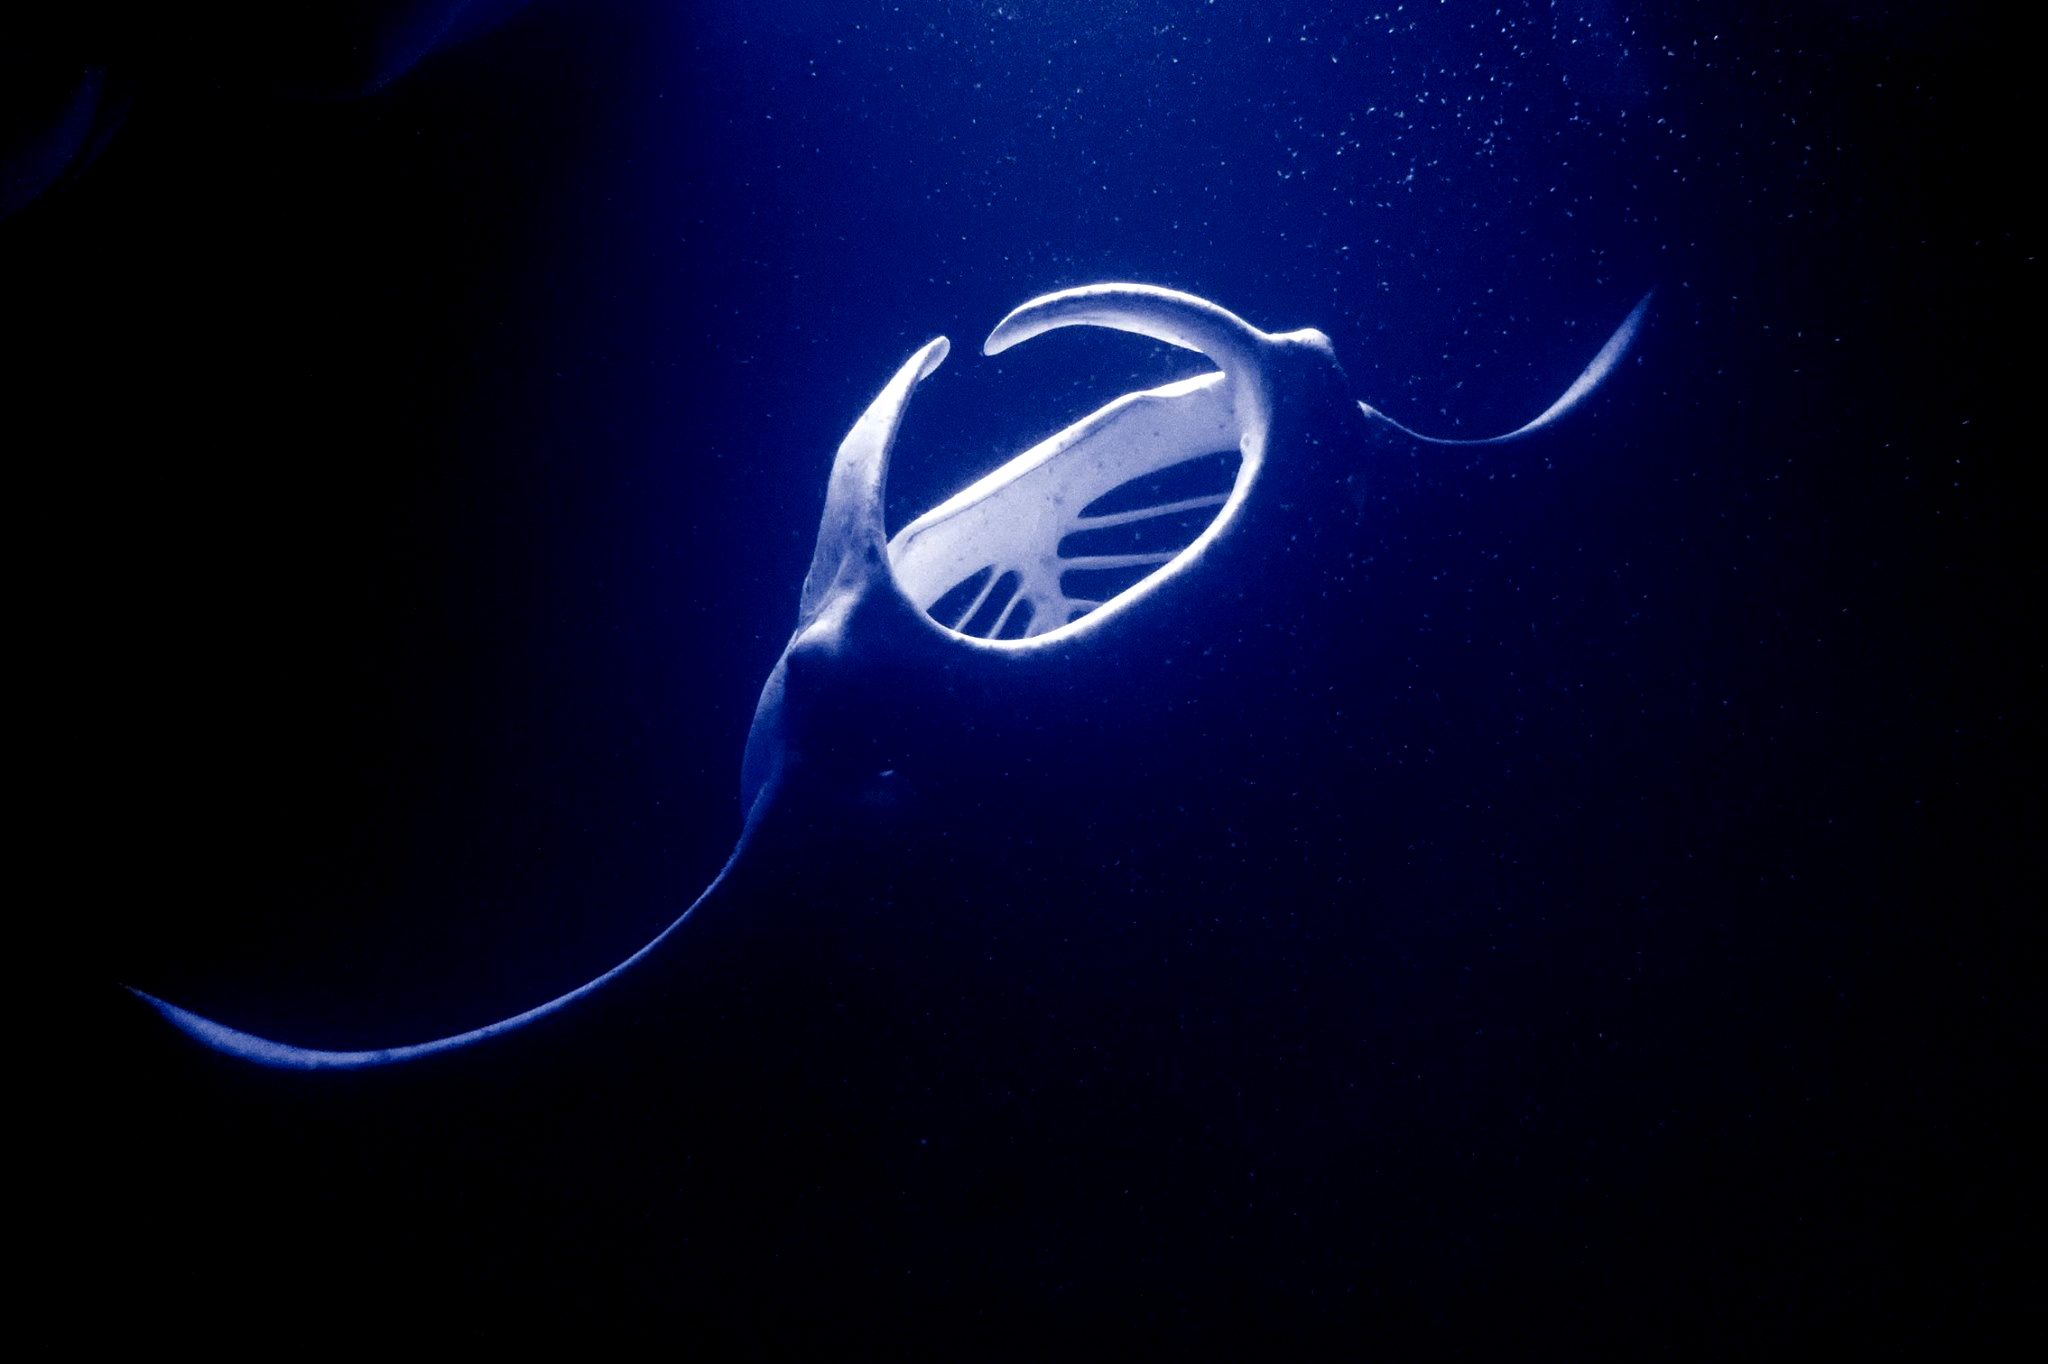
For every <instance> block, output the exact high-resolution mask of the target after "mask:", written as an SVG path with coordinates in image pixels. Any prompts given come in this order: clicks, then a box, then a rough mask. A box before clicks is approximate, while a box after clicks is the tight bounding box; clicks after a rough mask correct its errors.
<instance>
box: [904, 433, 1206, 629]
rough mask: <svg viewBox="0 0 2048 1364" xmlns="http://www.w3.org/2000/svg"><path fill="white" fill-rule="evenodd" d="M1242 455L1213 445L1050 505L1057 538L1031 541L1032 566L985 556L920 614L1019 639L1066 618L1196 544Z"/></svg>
mask: <svg viewBox="0 0 2048 1364" xmlns="http://www.w3.org/2000/svg"><path fill="white" fill-rule="evenodd" d="M1242 463H1243V461H1242V459H1241V457H1240V456H1239V454H1238V452H1237V451H1236V450H1216V451H1212V452H1211V453H1208V454H1204V455H1197V456H1195V457H1194V458H1192V459H1184V460H1179V461H1177V462H1175V463H1173V464H1169V465H1167V466H1165V467H1163V468H1159V469H1154V470H1152V471H1150V472H1148V473H1145V474H1141V475H1139V476H1137V477H1135V478H1131V479H1126V480H1125V481H1124V482H1122V483H1119V484H1117V485H1116V486H1115V487H1113V488H1111V489H1110V490H1109V491H1107V492H1105V493H1103V494H1101V495H1100V496H1098V497H1096V498H1094V499H1092V500H1091V501H1090V502H1089V503H1088V504H1087V505H1086V506H1085V507H1083V508H1082V509H1081V510H1080V511H1079V512H1078V513H1068V514H1066V515H1064V516H1062V515H1059V514H1058V513H1057V512H1053V513H1050V514H1048V515H1047V516H1046V525H1047V527H1048V530H1049V532H1050V535H1052V536H1055V537H1057V538H1056V539H1055V541H1054V543H1052V544H1050V545H1045V544H1041V545H1040V546H1039V547H1038V548H1037V551H1036V553H1035V554H1034V555H1033V559H1034V560H1035V561H1036V563H1035V566H1033V565H1018V564H1015V563H1014V561H1012V562H1010V563H1001V562H999V563H983V564H982V565H980V566H979V567H977V568H976V569H974V571H973V572H971V573H968V574H966V575H965V576H963V577H961V578H959V579H958V580H956V581H955V582H953V583H952V584H951V585H950V586H948V587H947V588H946V589H945V590H944V591H943V592H941V593H939V594H938V595H937V597H936V598H934V599H933V600H932V602H931V604H930V605H929V606H928V607H926V608H925V610H926V614H927V615H929V616H930V617H931V618H932V619H933V620H934V621H937V622H938V623H939V624H940V625H942V626H944V627H946V628H947V629H949V630H953V631H955V632H957V633H959V634H963V635H969V636H972V637H974V638H976V639H1002V640H1009V639H1025V638H1029V637H1030V636H1032V635H1035V634H1044V633H1045V632H1047V631H1049V630H1053V629H1057V628H1058V627H1060V626H1062V625H1068V624H1071V623H1073V622H1074V621H1077V620H1079V619H1081V618H1082V617H1083V616H1085V615H1087V614H1088V613H1089V612H1091V611H1094V610H1096V609H1097V608H1099V607H1101V606H1102V605H1104V604H1105V603H1107V602H1110V601H1114V600H1115V599H1116V598H1117V597H1119V596H1121V595H1122V594H1124V593H1126V592H1128V591H1130V590H1131V589H1133V588H1135V587H1137V586H1138V585H1139V584H1140V583H1142V582H1144V581H1145V580H1146V579H1147V578H1149V577H1151V576H1152V575H1153V574H1154V573H1156V572H1157V571H1158V570H1159V569H1160V568H1162V567H1163V566H1164V565H1166V564H1168V563H1171V562H1172V561H1173V560H1174V559H1175V558H1176V557H1177V556H1179V555H1180V554H1181V553H1182V552H1183V551H1185V550H1186V549H1187V548H1188V546H1189V545H1191V544H1193V543H1194V542H1195V540H1196V539H1197V538H1199V537H1200V536H1201V534H1202V533H1203V532H1204V531H1206V530H1207V529H1208V528H1209V526H1210V524H1211V523H1212V522H1213V521H1215V519H1216V517H1217V515H1218V514H1219V513H1220V512H1221V510H1222V508H1223V506H1224V504H1225V503H1226V502H1227V501H1229V499H1230V492H1231V488H1232V487H1233V486H1234V484H1235V483H1236V480H1237V477H1238V474H1239V471H1240V469H1241V467H1242ZM970 562H971V561H970Z"/></svg>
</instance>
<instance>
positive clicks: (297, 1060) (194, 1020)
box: [123, 985, 431, 1070]
mask: <svg viewBox="0 0 2048 1364" xmlns="http://www.w3.org/2000/svg"><path fill="white" fill-rule="evenodd" d="M123 988H124V989H126V990H127V991H128V993H129V994H131V995H134V996H135V997H136V998H137V999H139V1000H141V1001H142V1002H143V1003H145V1004H147V1005H149V1006H150V1007H151V1008H152V1009H155V1010H156V1011H157V1013H159V1014H160V1015H162V1016H163V1019H164V1021H165V1022H167V1023H169V1024H170V1025H171V1026H172V1027H174V1028H176V1029H177V1030H178V1031H179V1032H181V1033H183V1034H185V1036H187V1037H189V1038H191V1039H192V1040H193V1041H195V1042H197V1043H199V1044H200V1045H202V1046H204V1047H207V1048H210V1049H211V1050H213V1051H217V1052H221V1053H222V1054H224V1055H227V1056H234V1057H238V1058H240V1059H241V1060H244V1061H254V1062H255V1063H256V1064H258V1065H262V1066H270V1067H273V1068H275V1069H278V1070H360V1069H362V1068H363V1067H365V1066H375V1065H382V1064H384V1063H385V1062H388V1061H395V1060H399V1059H401V1053H413V1052H417V1051H420V1050H423V1049H422V1048H416V1047H406V1048H400V1049H397V1050H390V1049H387V1050H384V1051H319V1050H316V1049H314V1048H311V1047H294V1046H290V1045H288V1044H286V1043H283V1042H273V1041H271V1040H270V1039H269V1038H267V1037H258V1036H256V1034H254V1033H247V1032H243V1031H242V1030H241V1029H239V1028H230V1027H228V1026H227V1025H226V1024H225V1023H216V1022H214V1021H213V1020H212V1019H210V1018H207V1017H205V1016H204V1015H202V1014H196V1013H193V1012H192V1011H191V1010H190V1009H181V1008H179V1007H178V1006H177V1005H175V1004H173V1003H171V1002H170V1001H169V1000H164V999H158V998H157V997H156V996H155V995H153V994H150V993H149V992H148V991H147V990H138V989H136V988H135V987H134V986H133V985H129V986H124V987H123ZM429 1045H430V1046H431V1044H429Z"/></svg>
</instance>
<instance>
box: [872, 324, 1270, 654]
mask: <svg viewBox="0 0 2048 1364" xmlns="http://www.w3.org/2000/svg"><path fill="white" fill-rule="evenodd" d="M1072 325H1090V326H1107V327H1114V328H1117V329H1120V330H1125V331H1135V332H1139V333H1142V334H1144V335H1148V336H1152V337H1154V338H1156V339H1158V340H1162V341H1167V342H1169V343H1172V344H1174V345H1178V346H1182V347H1185V348H1187V349H1191V350H1197V351H1200V352H1201V353H1203V354H1204V355H1206V356H1207V357H1208V358H1209V359H1211V360H1212V361H1214V362H1215V363H1216V364H1217V365H1218V367H1219V368H1218V370H1217V371H1216V372H1214V373H1210V374H1203V375H1197V376H1196V377H1194V378H1192V379H1184V380H1181V381H1180V382H1178V383H1172V384H1167V385H1165V386H1163V387H1160V388H1155V389H1148V390H1146V391H1144V392H1141V393H1131V394H1126V395H1125V396H1124V397H1121V398H1118V399H1117V400H1116V401H1114V402H1112V403H1109V404H1107V405H1106V406H1104V407H1102V408H1100V409H1098V410H1097V411H1095V412H1093V413H1091V414H1090V415H1088V416H1086V417H1083V418H1082V419H1081V420H1079V421H1077V422H1075V423H1073V424H1072V425H1071V426H1068V427H1067V428H1066V429H1064V430H1062V431H1060V432H1058V433H1056V434H1054V435H1052V436H1049V437H1047V438H1046V439H1045V440H1043V441H1040V442H1039V443H1038V444H1037V445H1034V446H1032V447H1031V448H1030V449H1029V450H1026V451H1025V452H1024V453H1023V454H1021V455H1018V456H1017V457H1016V458H1015V459H1013V460H1011V461H1010V462H1009V463H1007V464H1005V465H1003V466H1002V467H1001V468H1000V469H997V470H996V471H995V472H994V473H992V474H990V475H988V476H987V477H986V478H983V479H981V480H979V481H978V482H976V483H974V484H973V485H971V486H970V487H968V488H966V489H963V490H962V491H961V492H959V493H957V494H955V495H954V496H953V497H951V498H948V499H947V500H946V501H945V502H943V503H941V504H940V505H939V506H937V507H935V508H933V509H932V510H931V511H928V512H926V513H925V514H924V515H922V516H920V517H918V518H917V519H916V520H914V521H912V522H911V523H910V524H909V525H907V526H905V527H904V528H903V529H902V530H901V531H899V532H898V533H897V534H896V536H895V537H894V538H893V539H891V540H890V541H889V546H888V558H889V566H890V569H891V571H892V572H893V574H894V576H895V578H896V582H897V585H898V586H899V587H901V588H902V590H903V592H904V595H905V596H907V597H908V598H909V599H910V600H911V602H912V603H913V604H914V605H915V606H916V607H917V608H918V609H919V610H920V611H923V612H924V613H925V614H926V615H928V616H930V617H931V619H932V620H933V621H934V622H936V623H937V624H938V625H939V626H940V627H942V628H943V629H945V630H947V631H949V632H952V633H954V634H956V635H962V636H966V637H969V638H972V639H977V640H987V641H995V642H1010V641H1021V640H1039V639H1042V638H1043V637H1045V636H1048V635H1053V634H1057V633H1059V632H1062V631H1065V630H1067V629H1069V628H1070V627H1074V626H1076V625H1078V624H1079V623H1080V622H1081V621H1083V620H1084V619H1086V618H1087V617H1089V616H1091V615H1094V614H1095V613H1097V612H1099V611H1101V610H1102V609H1103V608H1104V607H1108V606H1111V605H1121V604H1124V603H1127V602H1129V601H1132V600H1135V599H1136V597H1138V596H1140V595H1142V594H1143V592H1144V590H1145V589H1146V587H1147V585H1148V584H1151V583H1153V582H1154V581H1155V580H1157V579H1160V578H1162V577H1165V576H1170V575H1171V573H1172V571H1173V570H1174V569H1175V567H1176V566H1178V565H1180V564H1182V563H1186V562H1188V561H1190V560H1192V559H1193V558H1194V557H1195V556H1196V555H1197V554H1199V553H1200V551H1201V549H1202V547H1203V546H1204V545H1205V544H1206V543H1207V542H1208V541H1210V540H1212V539H1213V538H1214V537H1215V536H1216V535H1218V534H1220V533H1221V531H1222V530H1223V529H1224V527H1225V526H1226V525H1227V524H1228V522H1229V520H1230V519H1231V517H1232V516H1233V515H1234V514H1235V512H1236V510H1237V508H1238V507H1239V506H1240V505H1241V504H1242V503H1243V501H1244V498H1245V495H1246V493H1247V492H1248V491H1249V489H1250V486H1251V484H1252V481H1253V477H1254V475H1255V474H1256V472H1257V458H1258V457H1257V451H1258V447H1259V446H1260V444H1261V437H1262V435H1263V426H1264V423H1263V415H1264V413H1263V407H1264V404H1263V402H1262V401H1260V400H1259V399H1258V398H1257V397H1250V398H1249V400H1248V399H1247V395H1252V394H1256V393H1257V391H1258V390H1259V388H1260V387H1261V383H1260V377H1261V376H1260V375H1259V373H1258V370H1259V361H1258V350H1259V346H1260V343H1261V342H1263V341H1265V340H1266V339H1267V338H1265V337H1264V336H1263V335H1262V334H1261V333H1259V332H1258V331H1257V330H1256V329H1255V328H1253V327H1251V326H1250V325H1249V324H1248V323H1246V322H1244V321H1243V320H1242V319H1240V318H1237V317H1236V316H1234V315H1232V314H1230V313H1228V312H1226V311H1224V310H1223V309H1221V308H1218V307H1216V306H1215V305H1214V304H1211V303H1208V302H1207V301H1205V300H1202V299H1197V298H1194V297H1192V296H1190V295H1186V294H1178V293H1174V292H1173V291H1170V290H1166V289H1155V288H1149V287H1146V286H1140V285H1115V286H1096V287H1094V288H1091V289H1076V290H1068V291H1066V292H1064V293H1060V294H1051V295H1047V296H1046V297H1044V298H1041V299H1035V300H1033V301H1032V302H1031V303H1028V304H1026V305H1025V306H1024V307H1022V308H1020V309H1018V310H1017V311H1016V312H1014V313H1012V314H1011V315H1010V316H1009V317H1008V318H1005V319H1004V320H1003V322H1002V323H1001V324H1000V325H999V326H997V328H996V329H995V331H994V332H993V333H991V334H990V337H989V340H988V343H987V345H986V346H985V347H984V350H985V351H986V352H987V353H988V354H991V355H993V354H996V353H997V352H999V351H1001V350H1005V349H1007V348H1008V347H1009V346H1011V345H1013V344H1015V343H1016V342H1018V341H1021V340H1024V339H1026V338H1028V337H1030V336H1035V335H1037V334H1038V333H1039V332H1042V331H1045V330H1048V329H1050V328H1053V327H1062V326H1072Z"/></svg>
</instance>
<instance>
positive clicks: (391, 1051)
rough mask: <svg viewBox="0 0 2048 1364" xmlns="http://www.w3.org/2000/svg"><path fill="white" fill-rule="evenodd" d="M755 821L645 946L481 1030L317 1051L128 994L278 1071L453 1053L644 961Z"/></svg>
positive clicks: (728, 864) (222, 1047) (363, 1066)
mask: <svg viewBox="0 0 2048 1364" xmlns="http://www.w3.org/2000/svg"><path fill="white" fill-rule="evenodd" d="M754 823H755V821H753V820H749V821H748V822H747V825H746V827H744V828H743V829H741V830H740V836H739V840H738V841H737V842H736V843H735V844H734V845H733V850H732V854H731V856H729V857H727V858H726V860H725V865H724V866H723V867H721V868H720V869H719V872H718V875H717V876H715V877H713V878H712V881H711V884H710V885H708V886H706V887H705V888H704V892H703V894H701V895H699V896H698V897H697V898H696V899H695V900H694V901H692V902H691V904H690V907H689V908H688V909H686V910H684V911H683V912H682V913H681V914H679V915H677V916H676V918H675V920H674V922H672V923H670V924H669V926H668V927H667V928H664V929H662V930H661V932H659V933H657V934H655V935H654V938H653V939H652V940H651V941H650V942H649V943H648V944H647V945H646V946H645V947H643V948H641V949H640V950H639V951H637V952H635V953H634V954H633V955H632V956H630V957H628V958H626V959H625V960H624V961H622V962H620V963H619V964H618V965H617V966H614V967H613V968H612V969H611V970H609V971H606V972H605V973H604V974H603V975H601V976H599V977H597V978H596V979H595V980H591V981H586V982H585V983H584V984H582V985H579V986H577V987H576V988H575V989H573V990H571V991H569V992H568V993H567V994H564V995H559V996H557V997H555V998H554V999H551V1000H549V1001H548V1002H547V1003H545V1004H540V1005H536V1006H535V1007H533V1008H531V1009H528V1010H527V1011H526V1012H524V1013H518V1014H514V1015H512V1016H511V1017H510V1018H501V1019H499V1020H498V1021H497V1022H495V1023H486V1024H485V1025H484V1026H483V1027H481V1028H471V1029H470V1030H469V1031H468V1032H459V1033H455V1034H453V1035H452V1036H449V1037H437V1038H435V1039H434V1040H433V1041H431V1042H414V1043H410V1044H408V1045H406V1046H400V1047H377V1048H373V1049H371V1050H367V1051H326V1050H322V1049H321V1048H318V1047H295V1046H293V1045H292V1044H291V1043H289V1042H273V1041H271V1040H270V1039H269V1038H267V1037H258V1036H257V1035H256V1034H254V1033H249V1032H243V1031H242V1030H241V1029H239V1028H230V1027H229V1026H227V1025H226V1024H225V1023H216V1022H214V1021H213V1020H212V1019H210V1018H207V1017H205V1016H204V1015H202V1014H196V1013H193V1012H192V1011H191V1010H190V1009H181V1008H179V1007H178V1006H177V1005H175V1004H172V1003H170V1002H169V1001H168V1000H162V999H158V998H157V997H156V996H155V995H152V994H150V993H148V992H147V991H145V990H138V989H136V988H135V987H134V986H132V985H131V986H129V987H128V992H129V993H130V994H132V995H134V996H135V997H136V998H137V999H140V1000H141V1001H142V1002H143V1003H145V1004H147V1005H149V1006H150V1007H151V1008H153V1009H155V1010H156V1011H157V1012H158V1013H159V1014H161V1015H163V1017H164V1019H165V1021H167V1022H168V1023H170V1025H171V1026H172V1027H174V1028H176V1029H177V1030H178V1031H179V1032H182V1033H184V1034H185V1035H186V1036H187V1037H189V1038H191V1039H192V1040H193V1041H195V1042H199V1043H201V1044H203V1045H205V1046H208V1047H211V1048H213V1049H214V1050H215V1051H218V1052H224V1053H226V1054H227V1055H229V1056H236V1057H240V1058H241V1059H242V1060H244V1061H254V1062H256V1063H257V1064H258V1065H264V1066H272V1067H275V1068H277V1069H279V1070H367V1069H369V1068H371V1067H373V1066H388V1065H394V1064H396V1063H398V1062H400V1061H417V1060H419V1059H421V1058H422V1057H426V1056H435V1055H438V1054H440V1053H442V1052H448V1051H456V1050H459V1049H461V1048H463V1047H467V1046H471V1045H473V1044H475V1043H478V1042H483V1041H487V1040H489V1039H490V1038H493V1037H502V1036H503V1035H504V1034H506V1033H509V1032H514V1031H517V1030H518V1029H520V1028H523V1027H525V1026H526V1025H527V1024H529V1023H535V1022H538V1021H539V1020H541V1019H543V1018H546V1017H547V1016H548V1015H550V1014H555V1013H560V1012H561V1011H562V1010H564V1009H566V1008H568V1007H569V1006H570V1005H572V1004H574V1003H576V1002H577V1001H578V1000H580V999H583V998H584V997H585V996H587V995H592V994H595V993H596V992H597V991H599V990H600V989H603V988H604V987H605V986H606V985H609V984H610V983H611V982H613V981H614V980H617V979H618V978H619V977H620V976H622V975H624V974H625V973H626V972H628V971H630V970H632V969H633V968H634V967H635V966H638V965H639V964H640V963H641V962H642V961H644V960H646V958H647V957H649V956H651V955H652V954H653V953H654V952H655V950H656V949H658V948H659V947H660V946H661V945H662V944H663V943H664V942H667V941H668V939H669V938H670V937H671V936H672V935H673V934H674V933H675V931H676V930H677V929H679V928H681V927H682V926H683V921H684V920H686V919H688V918H689V917H690V916H691V915H692V914H694V913H695V912H696V910H697V907H698V906H699V905H702V904H703V903H704V902H705V901H706V900H708V899H710V898H711V895H712V893H713V892H714V891H716V890H717V889H718V888H719V886H720V885H721V884H723V883H724V881H725V878H726V877H727V876H728V875H729V874H730V873H731V872H732V869H733V864H734V863H736V862H738V861H739V858H740V853H741V852H742V851H744V850H745V848H746V846H747V836H748V835H749V834H750V833H752V832H753V829H754Z"/></svg>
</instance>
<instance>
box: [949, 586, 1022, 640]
mask: <svg viewBox="0 0 2048 1364" xmlns="http://www.w3.org/2000/svg"><path fill="white" fill-rule="evenodd" d="M1022 581H1023V577H1022V576H1021V575H1020V574H1018V573H1017V571H1016V570H1014V569H1012V570H1010V571H1008V572H1005V573H1003V574H1000V575H998V576H997V578H996V579H995V581H993V582H991V583H990V584H989V585H988V586H987V587H986V588H985V589H984V590H983V591H982V593H981V595H980V597H979V598H978V599H977V600H976V602H975V603H974V609H973V611H972V612H970V613H969V614H968V615H967V617H966V619H964V620H962V621H961V623H960V624H959V625H957V626H955V627H954V628H955V629H957V630H958V631H959V632H960V633H961V634H963V635H973V636H974V637H975V638H976V639H1000V638H1005V636H1002V635H999V634H998V633H997V630H998V629H999V628H1000V627H1001V625H1002V624H1003V622H1004V621H1005V620H1006V619H1007V617H1008V610H1009V606H1010V604H1011V603H1012V602H1013V601H1015V600H1016V597H1017V585H1018V584H1019V583H1021V582H1022Z"/></svg>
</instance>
